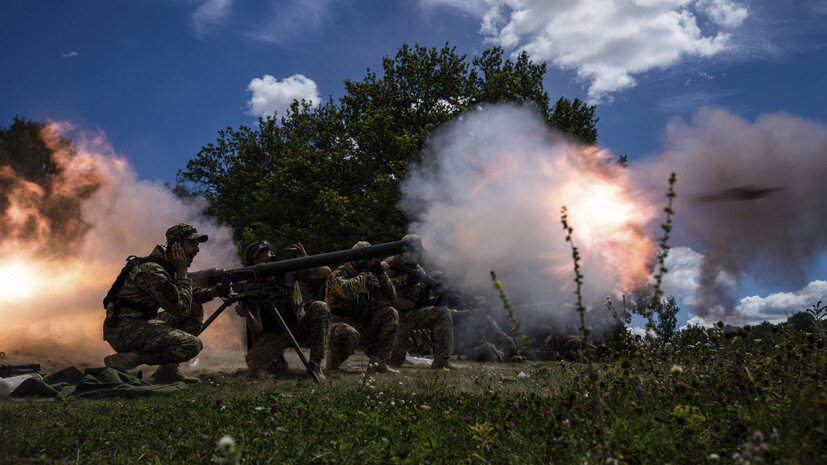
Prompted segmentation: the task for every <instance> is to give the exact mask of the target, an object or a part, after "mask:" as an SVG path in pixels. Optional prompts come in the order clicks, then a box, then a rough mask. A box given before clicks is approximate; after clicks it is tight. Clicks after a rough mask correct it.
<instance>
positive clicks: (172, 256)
mask: <svg viewBox="0 0 827 465" xmlns="http://www.w3.org/2000/svg"><path fill="white" fill-rule="evenodd" d="M169 261H170V262H171V263H172V268H174V269H175V274H176V275H177V276H178V277H179V278H185V277H186V276H187V265H188V262H189V260H188V259H187V254H186V253H185V252H184V246H183V245H181V243H180V242H176V243H174V244H172V250H170V251H169Z"/></svg>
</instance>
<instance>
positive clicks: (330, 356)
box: [325, 321, 360, 370]
mask: <svg viewBox="0 0 827 465" xmlns="http://www.w3.org/2000/svg"><path fill="white" fill-rule="evenodd" d="M359 337H360V335H359V331H357V330H356V328H354V327H353V326H351V325H349V324H347V323H345V322H341V321H340V322H334V323H331V325H330V345H329V347H328V351H327V366H326V367H325V368H326V369H327V370H338V369H339V367H340V366H341V364H342V363H343V362H344V361H345V360H347V358H348V357H350V356H351V355H353V354H354V353H355V352H356V346H357V345H358V344H359Z"/></svg>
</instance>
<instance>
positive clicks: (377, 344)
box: [325, 241, 399, 373]
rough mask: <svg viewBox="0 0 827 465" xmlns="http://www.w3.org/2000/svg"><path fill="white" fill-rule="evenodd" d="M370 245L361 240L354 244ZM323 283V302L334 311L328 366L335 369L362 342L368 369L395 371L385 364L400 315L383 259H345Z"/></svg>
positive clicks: (358, 245) (359, 245) (329, 368)
mask: <svg viewBox="0 0 827 465" xmlns="http://www.w3.org/2000/svg"><path fill="white" fill-rule="evenodd" d="M369 245H370V244H369V243H368V242H365V241H360V242H357V243H356V245H354V246H353V248H354V249H355V248H360V247H367V246H369ZM326 286H327V289H326V292H325V302H327V303H328V305H330V311H331V312H332V313H333V324H332V325H331V328H330V338H331V345H330V351H329V352H328V359H327V369H328V370H338V369H339V367H340V365H341V363H342V362H344V361H345V360H346V359H347V358H348V357H350V356H351V355H352V354H353V353H355V352H356V347H357V346H365V354H366V355H367V356H368V357H370V365H369V370H371V371H377V372H384V373H387V372H390V373H397V372H398V370H394V369H393V368H391V367H390V366H388V360H389V359H390V355H391V349H392V348H393V342H394V338H395V337H396V329H397V327H398V326H399V315H398V314H397V312H396V309H395V308H393V307H391V306H390V305H391V303H392V302H393V301H394V300H396V290H395V289H394V287H393V283H392V282H391V280H390V278H388V275H387V273H386V272H385V268H384V266H383V265H382V263H381V262H380V261H377V260H362V261H359V262H351V263H345V264H344V265H342V266H340V267H339V268H337V269H336V270H335V271H334V272H333V273H331V274H330V276H329V277H328V278H327V283H326Z"/></svg>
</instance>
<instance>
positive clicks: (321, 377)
mask: <svg viewBox="0 0 827 465" xmlns="http://www.w3.org/2000/svg"><path fill="white" fill-rule="evenodd" d="M313 372H314V373H316V377H317V378H319V381H324V380H325V376H324V372H323V371H322V366H321V365H319V364H318V363H314V364H313Z"/></svg>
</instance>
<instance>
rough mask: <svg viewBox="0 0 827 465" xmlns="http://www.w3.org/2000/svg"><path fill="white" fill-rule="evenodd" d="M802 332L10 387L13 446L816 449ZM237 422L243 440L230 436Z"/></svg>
mask: <svg viewBox="0 0 827 465" xmlns="http://www.w3.org/2000/svg"><path fill="white" fill-rule="evenodd" d="M715 331H719V332H720V335H718V334H717V333H715ZM696 333H697V331H696ZM788 333H789V334H784V335H782V336H779V341H778V342H779V343H778V344H776V346H777V347H776V346H771V345H768V344H767V343H766V342H760V341H759V342H758V343H756V342H754V341H755V340H754V339H750V337H749V336H748V335H743V334H742V335H740V336H738V335H736V336H734V337H731V338H726V337H724V336H723V331H722V330H717V329H716V330H709V331H706V332H704V334H706V336H705V337H706V340H702V339H703V337H701V338H700V340H698V341H693V342H692V343H691V344H690V343H683V344H676V345H675V346H672V345H666V346H663V347H654V346H653V347H641V348H640V349H639V350H638V351H637V352H635V354H633V355H632V356H631V357H630V358H625V357H624V358H620V359H617V360H612V359H607V360H604V361H602V362H597V363H593V367H594V369H595V370H596V371H595V372H596V373H597V375H596V377H594V376H593V378H594V379H589V376H588V374H587V373H588V370H587V367H586V366H585V365H584V364H579V363H569V362H543V363H540V362H528V363H523V364H509V365H481V364H467V366H466V368H465V369H463V370H459V371H452V372H449V371H438V372H434V371H431V370H428V369H422V368H405V369H404V370H403V373H400V374H398V375H384V374H383V375H366V376H362V375H360V374H349V375H344V376H342V377H339V378H336V379H328V381H326V382H324V383H322V384H320V385H318V386H316V385H313V384H312V383H310V382H309V381H307V380H305V379H303V378H296V379H288V380H279V381H275V382H257V383H250V382H246V381H243V380H229V379H228V380H225V379H223V378H221V377H218V378H215V379H213V380H212V381H211V383H209V384H206V385H201V386H197V387H194V388H192V389H190V390H188V391H184V392H180V393H177V394H175V395H172V396H169V397H154V398H144V399H108V400H85V399H75V400H72V401H69V402H44V401H36V400H24V401H13V400H10V399H4V400H2V401H0V437H2V438H3V439H2V451H0V462H2V463H75V462H80V463H164V464H166V463H210V462H213V463H215V462H219V463H235V461H236V460H240V462H241V463H467V462H472V463H550V462H554V463H583V462H585V463H601V464H602V463H665V462H670V463H707V462H709V461H710V460H712V461H716V460H717V459H716V457H718V458H720V460H722V461H724V462H727V463H732V462H735V463H760V462H761V461H763V462H764V463H791V464H796V463H800V464H805V463H816V462H817V460H820V459H823V458H824V457H825V456H827V443H826V442H825V441H827V431H826V430H825V412H827V408H825V407H827V399H826V398H825V394H824V393H825V389H824V387H825V386H824V384H825V358H826V357H825V355H824V350H823V341H821V344H822V345H821V349H819V348H818V344H819V343H820V342H819V341H817V340H815V339H814V338H812V337H810V338H809V339H808V337H807V336H806V335H805V334H804V333H800V332H795V330H790V331H788ZM696 336H697V334H696ZM719 336H720V337H719ZM690 346H691V347H690ZM520 373H522V375H521V374H520ZM591 392H597V393H599V394H598V395H599V399H598V400H599V401H598V402H595V401H594V399H589V398H588V397H589V395H590V394H588V393H591ZM596 409H601V412H597V411H596ZM600 413H602V415H603V416H604V418H605V421H604V422H601V423H603V424H604V425H605V426H603V427H602V428H601V427H600V426H599V425H598V423H597V422H596V421H595V419H596V418H597V416H598V415H599V414H600ZM225 435H228V436H230V437H232V438H233V440H234V442H235V443H236V447H235V452H234V454H233V453H229V452H228V451H227V450H226V449H225V451H224V452H223V453H222V452H220V451H219V450H218V449H217V443H218V441H219V439H220V438H221V437H222V436H225Z"/></svg>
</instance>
